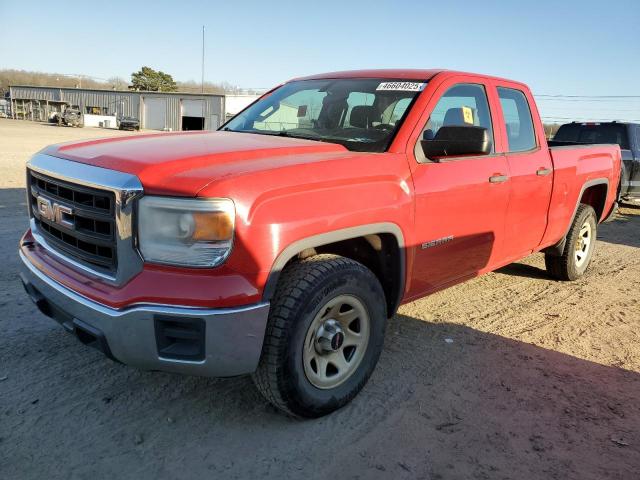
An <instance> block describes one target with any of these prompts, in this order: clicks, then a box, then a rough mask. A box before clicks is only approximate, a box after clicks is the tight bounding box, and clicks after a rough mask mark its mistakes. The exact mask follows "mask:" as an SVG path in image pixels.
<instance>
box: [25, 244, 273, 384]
mask: <svg viewBox="0 0 640 480" xmlns="http://www.w3.org/2000/svg"><path fill="white" fill-rule="evenodd" d="M20 258H21V260H22V265H21V272H20V278H21V279H22V283H23V284H24V287H25V290H26V291H27V293H28V294H29V296H30V297H31V299H32V300H33V301H34V303H36V305H37V306H38V308H39V309H40V311H42V312H43V313H44V314H45V315H47V316H49V317H51V318H53V319H54V320H56V321H57V322H58V323H60V324H61V325H62V326H63V327H65V329H67V330H68V331H70V332H74V333H75V334H76V335H77V336H78V338H79V339H80V340H81V341H82V342H83V343H85V344H88V345H91V346H93V347H96V348H98V349H99V350H100V351H102V352H103V353H104V354H105V355H107V356H109V357H111V358H113V359H115V360H117V361H120V362H122V363H124V364H127V365H131V366H133V367H137V368H140V369H143V370H162V371H167V372H175V373H182V374H188V375H201V376H206V377H228V376H235V375H243V374H247V373H251V372H253V371H254V370H255V369H256V368H257V366H258V362H259V360H260V354H261V352H262V342H263V339H264V333H265V329H266V324H267V317H268V314H269V304H268V303H260V304H257V305H251V306H247V307H242V308H221V309H205V308H192V307H182V306H180V307H178V306H163V305H133V306H131V307H128V308H123V309H114V308H111V307H107V306H105V305H102V304H100V303H97V302H95V301H93V300H89V299H87V298H85V297H83V296H81V295H78V294H77V293H75V292H73V291H71V290H69V289H68V288H67V287H65V286H63V285H61V284H59V283H58V282H56V281H55V280H53V279H51V278H49V277H47V276H46V275H44V274H43V273H42V272H40V270H38V269H37V268H36V267H35V266H34V265H32V264H31V262H29V260H28V259H27V258H26V257H25V256H24V255H23V254H22V252H20ZM171 342H174V343H173V344H172V343H171Z"/></svg>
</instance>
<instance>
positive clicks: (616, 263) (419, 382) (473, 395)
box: [0, 120, 640, 480]
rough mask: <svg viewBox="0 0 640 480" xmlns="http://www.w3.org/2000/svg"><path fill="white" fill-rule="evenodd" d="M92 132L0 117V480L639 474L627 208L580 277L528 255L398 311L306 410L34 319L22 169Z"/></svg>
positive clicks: (635, 257)
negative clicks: (371, 346)
mask: <svg viewBox="0 0 640 480" xmlns="http://www.w3.org/2000/svg"><path fill="white" fill-rule="evenodd" d="M105 135H132V133H122V132H117V131H106V130H97V129H72V128H58V127H50V126H46V125H37V124H32V123H30V122H21V121H11V120H0V168H1V170H0V224H1V225H2V228H1V230H0V252H2V253H1V257H0V258H1V259H2V268H1V270H0V478H2V479H3V480H4V479H6V480H13V479H19V480H23V479H42V478H48V479H76V478H77V479H85V478H86V479H92V480H93V479H96V478H118V479H123V478H132V479H133V478H135V479H143V478H156V479H157V478H200V479H202V478H211V479H218V478H225V479H226V478H243V479H245V478H246V479H255V478H279V479H298V478H307V479H310V478H319V479H320V478H322V479H325V478H340V479H343V478H344V479H346V478H353V479H357V478H360V479H383V478H384V479H388V478H393V479H403V478H406V479H563V480H564V479H580V480H586V479H598V480H599V479H608V478H610V479H638V478H640V302H639V298H640V294H639V292H640V208H634V207H629V208H624V209H623V210H622V211H621V212H620V214H619V215H618V217H617V219H616V220H615V221H614V222H612V223H609V224H606V225H604V226H602V227H601V229H600V230H599V232H598V237H599V242H598V245H597V250H596V254H595V256H594V258H593V262H592V266H591V267H590V270H589V272H588V274H587V275H586V276H585V277H584V278H583V279H581V280H579V281H577V282H574V283H560V282H556V281H552V280H550V279H548V278H547V276H546V274H545V272H544V270H543V267H544V264H543V261H542V256H541V255H533V256H531V257H529V258H527V259H525V260H524V261H522V262H520V263H516V264H513V265H511V266H509V267H506V268H503V269H501V270H500V271H498V272H496V273H492V274H488V275H486V276H484V277H481V278H478V279H475V280H473V281H470V282H467V283H465V284H463V285H459V286H457V287H454V288H451V289H449V290H446V291H444V292H441V293H438V294H436V295H433V296H431V297H428V298H426V299H423V300H420V301H417V302H414V303H411V304H409V305H406V306H404V307H402V308H401V310H400V312H399V314H398V315H396V317H395V318H394V319H393V320H392V321H391V322H390V324H389V328H388V334H387V338H386V344H385V350H384V353H383V355H382V357H381V360H380V363H379V365H378V368H377V370H376V372H375V373H374V375H373V376H372V378H371V381H370V382H369V384H368V385H367V386H366V387H365V389H364V390H363V392H362V393H361V394H360V395H359V396H358V397H357V398H356V399H355V401H354V402H353V403H351V404H350V405H349V406H347V407H346V408H344V409H342V410H341V411H339V412H336V413H334V414H332V415H330V416H328V417H325V418H322V419H319V420H313V421H296V420H292V419H290V418H287V417H285V416H283V415H281V414H279V413H277V412H276V411H275V410H274V409H273V408H271V407H270V406H269V405H268V404H267V403H266V402H265V401H264V400H263V399H262V398H261V397H260V396H259V394H258V393H257V392H256V390H255V389H254V387H253V385H252V383H251V380H250V379H249V378H244V377H243V378H234V379H203V378H192V377H181V376H177V375H172V374H164V373H151V372H141V371H137V370H134V369H132V368H129V367H126V366H124V365H119V364H116V363H113V362H111V361H109V360H107V359H105V358H104V357H103V356H101V355H100V354H99V353H98V352H96V351H94V350H91V349H88V348H86V347H84V346H83V345H81V344H80V343H79V342H78V341H77V340H75V339H74V338H73V337H72V336H71V335H68V334H66V333H65V332H64V331H63V329H62V328H61V327H59V326H58V325H57V324H55V323H54V322H52V321H51V320H49V319H47V318H45V317H44V316H42V315H41V314H40V313H38V311H37V310H36V309H35V307H34V306H33V305H32V304H31V302H30V301H29V300H28V298H27V297H26V295H25V294H24V292H23V290H22V287H21V285H20V283H19V280H18V278H17V273H16V272H17V267H18V257H17V255H16V248H17V242H18V239H19V236H20V235H21V233H22V232H23V231H24V230H25V229H26V226H27V220H26V212H25V192H24V163H25V161H26V160H27V158H28V156H29V155H31V154H32V153H34V152H36V151H37V150H39V149H40V148H41V147H43V146H45V145H47V144H49V143H55V142H62V141H69V140H74V139H80V138H88V137H95V136H105Z"/></svg>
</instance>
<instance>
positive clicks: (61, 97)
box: [10, 86, 224, 131]
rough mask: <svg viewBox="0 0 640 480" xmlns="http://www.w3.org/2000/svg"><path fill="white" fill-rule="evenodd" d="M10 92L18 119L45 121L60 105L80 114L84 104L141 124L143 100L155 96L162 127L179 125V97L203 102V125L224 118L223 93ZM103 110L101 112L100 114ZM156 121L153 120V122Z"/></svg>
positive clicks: (175, 128)
mask: <svg viewBox="0 0 640 480" xmlns="http://www.w3.org/2000/svg"><path fill="white" fill-rule="evenodd" d="M10 95H11V99H12V102H13V104H14V105H15V106H16V110H15V111H16V112H18V113H20V118H22V119H27V120H36V121H46V120H47V118H48V116H49V114H50V113H51V112H52V111H54V110H59V109H60V106H61V104H63V103H64V104H68V105H78V106H79V107H80V109H81V110H82V112H83V113H86V107H99V108H104V109H106V114H107V115H116V116H132V117H135V118H139V119H140V121H141V122H142V128H145V125H144V99H145V98H157V99H162V100H164V102H165V109H166V112H165V121H164V122H162V123H164V124H165V127H164V128H166V129H171V130H173V131H179V130H181V128H182V124H181V117H182V100H183V99H188V100H201V101H202V102H203V113H204V128H205V130H215V129H216V128H218V127H219V126H220V125H221V124H222V122H223V121H224V96H223V95H190V94H182V93H155V92H122V91H110V90H84V89H74V88H55V87H29V86H12V87H10ZM103 113H104V112H101V114H103ZM156 123H157V122H156Z"/></svg>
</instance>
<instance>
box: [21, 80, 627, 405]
mask: <svg viewBox="0 0 640 480" xmlns="http://www.w3.org/2000/svg"><path fill="white" fill-rule="evenodd" d="M619 172H620V148H619V147H618V146H614V145H605V146H578V147H559V148H548V145H547V142H546V140H545V136H544V131H543V127H542V123H541V122H540V117H539V115H538V111H537V109H536V105H535V103H534V101H533V98H532V96H531V93H530V91H529V89H528V88H527V87H526V86H525V85H523V84H522V83H517V82H513V81H509V80H504V79H500V78H494V77H488V76H484V75H475V74H469V73H460V72H452V71H439V70H370V71H355V72H339V73H329V74H324V75H316V76H311V77H306V78H300V79H296V80H293V81H290V82H287V83H285V84H283V85H280V86H279V87H277V88H275V89H273V90H271V91H270V92H268V93H267V94H265V95H264V96H263V97H261V98H260V99H259V100H257V101H256V102H255V103H253V104H252V105H250V106H249V107H248V108H246V109H245V110H244V111H242V112H241V113H240V114H238V115H237V116H236V117H234V118H233V119H231V120H230V121H229V122H228V123H227V124H225V125H224V126H223V127H222V128H221V129H220V131H218V132H188V133H168V134H160V135H141V136H136V137H127V138H112V139H105V140H95V141H84V142H80V143H72V144H63V145H58V146H51V147H48V148H45V149H44V150H42V151H41V152H39V153H37V154H36V155H35V156H33V158H31V160H30V161H29V163H28V165H27V183H28V188H27V191H28V201H29V213H30V222H31V223H30V229H29V230H28V231H27V232H26V233H25V235H24V237H23V238H22V239H21V241H20V247H19V254H20V257H21V259H22V263H23V268H22V272H21V276H22V281H23V283H24V286H25V289H26V291H27V292H28V294H29V296H30V297H31V298H32V299H33V301H34V302H35V303H36V305H37V306H38V307H39V309H40V310H41V311H42V312H43V313H44V314H46V315H48V316H50V317H52V318H53V319H55V320H56V321H58V322H59V323H60V324H61V325H62V326H63V327H64V328H65V329H66V330H68V331H69V332H72V333H73V334H75V335H76V336H77V337H78V339H79V340H80V341H82V342H83V343H85V344H87V345H91V346H93V347H96V348H98V349H99V350H101V351H102V352H104V354H106V355H107V356H108V357H110V358H112V359H114V360H117V361H119V362H122V363H124V364H128V365H132V366H135V367H138V368H141V369H147V370H164V371H169V372H177V373H182V374H193V375H204V376H233V375H242V374H252V376H253V379H254V381H255V384H256V385H257V387H258V389H259V390H260V391H261V392H262V393H263V394H264V396H265V397H266V398H267V399H268V400H269V401H270V402H272V403H273V404H274V405H275V406H276V407H278V408H279V409H281V410H283V411H285V412H287V413H289V414H291V415H294V416H300V417H316V416H320V415H324V414H326V413H328V412H331V411H333V410H335V409H337V408H339V407H341V406H343V405H345V404H346V403H347V402H349V401H350V400H351V399H352V398H354V396H355V395H356V394H357V393H358V392H359V391H360V389H362V387H363V386H364V385H365V383H366V382H367V379H368V378H369V376H370V375H371V373H372V371H373V370H374V367H375V365H376V363H377V361H378V357H379V355H380V352H381V351H382V345H383V338H384V333H385V325H386V323H387V321H388V319H390V318H391V317H392V316H393V315H394V313H395V312H396V310H397V308H398V306H399V305H400V304H402V303H405V302H410V301H412V300H414V299H417V298H420V297H422V296H424V295H428V294H430V293H432V292H435V291H437V290H441V289H444V288H446V287H448V286H451V285H454V284H457V283H460V282H462V281H464V280H466V279H469V278H472V277H475V276H477V275H480V274H483V273H485V272H489V271H491V270H495V269H497V268H499V267H501V266H503V265H506V264H509V263H511V262H513V261H515V260H518V259H521V258H523V257H525V256H527V255H529V254H531V253H532V252H543V253H544V255H545V259H546V266H547V269H548V271H549V274H550V275H551V276H552V277H554V278H557V279H561V280H573V279H576V278H578V277H580V276H581V275H582V274H583V273H584V272H585V270H586V268H587V266H588V265H589V262H590V260H591V258H592V255H593V251H594V246H595V240H596V229H597V226H598V223H599V222H601V221H603V220H605V219H606V218H607V217H608V216H609V215H611V214H612V212H613V211H614V208H615V198H616V186H617V185H618V180H619V179H618V177H619Z"/></svg>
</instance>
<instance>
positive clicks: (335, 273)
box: [253, 255, 386, 417]
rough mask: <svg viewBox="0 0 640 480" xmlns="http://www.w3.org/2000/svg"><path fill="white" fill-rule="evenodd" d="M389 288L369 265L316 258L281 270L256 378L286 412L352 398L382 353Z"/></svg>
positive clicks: (317, 411) (315, 410) (309, 413)
mask: <svg viewBox="0 0 640 480" xmlns="http://www.w3.org/2000/svg"><path fill="white" fill-rule="evenodd" d="M385 325H386V303H385V299H384V292H383V290H382V287H381V285H380V282H379V281H378V279H377V278H376V277H375V275H374V274H373V273H372V272H371V271H370V270H368V269H367V268H366V267H364V266H363V265H362V264H360V263H358V262H356V261H354V260H350V259H348V258H344V257H339V256H337V255H316V256H313V257H310V258H307V259H304V260H302V261H300V262H297V263H294V264H292V265H290V266H289V267H287V268H286V269H285V270H284V271H283V272H282V277H281V279H280V282H279V284H278V288H277V289H276V293H275V296H274V299H273V302H272V306H271V311H270V314H269V322H268V324H267V332H266V335H265V340H264V346H263V349H262V357H261V359H260V364H259V366H258V369H257V370H256V372H255V373H254V374H253V380H254V382H255V384H256V386H257V387H258V389H259V390H260V392H261V393H262V394H263V395H264V397H265V398H266V399H267V400H268V401H269V402H271V403H272V404H273V405H275V406H276V407H277V408H279V409H280V410H283V411H284V412H286V413H288V414H290V415H293V416H299V417H319V416H322V415H325V414H327V413H330V412H332V411H333V410H336V409H338V408H340V407H342V406H344V405H345V404H346V403H348V402H349V401H351V399H353V397H355V396H356V395H357V394H358V392H359V391H360V390H361V389H362V387H363V386H364V385H365V383H366V382H367V380H368V378H369V376H370V375H371V373H372V372H373V369H374V368H375V366H376V363H377V362H378V358H379V356H380V353H381V351H382V345H383V340H384V331H385Z"/></svg>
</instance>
